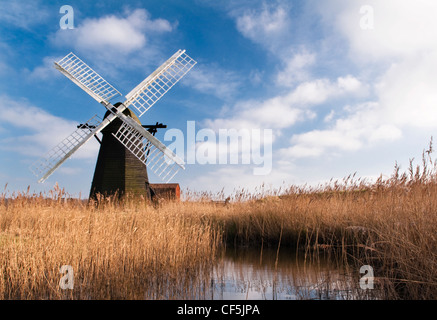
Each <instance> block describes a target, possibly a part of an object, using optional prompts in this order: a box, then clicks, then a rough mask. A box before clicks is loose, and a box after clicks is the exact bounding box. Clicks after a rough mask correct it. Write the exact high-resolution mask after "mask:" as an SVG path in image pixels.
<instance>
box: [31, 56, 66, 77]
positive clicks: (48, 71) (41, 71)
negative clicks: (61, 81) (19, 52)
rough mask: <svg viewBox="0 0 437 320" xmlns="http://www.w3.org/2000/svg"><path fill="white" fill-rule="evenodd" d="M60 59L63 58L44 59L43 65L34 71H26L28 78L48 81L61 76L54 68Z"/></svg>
mask: <svg viewBox="0 0 437 320" xmlns="http://www.w3.org/2000/svg"><path fill="white" fill-rule="evenodd" d="M60 59H61V57H44V58H43V62H42V65H39V66H37V67H35V68H34V69H33V70H25V73H26V74H27V75H26V76H27V77H28V78H29V79H31V80H47V79H50V78H55V77H57V76H60V75H61V73H60V72H59V71H58V70H56V68H55V67H54V62H55V61H59V60H60Z"/></svg>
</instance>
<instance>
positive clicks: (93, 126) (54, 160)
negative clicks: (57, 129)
mask: <svg viewBox="0 0 437 320" xmlns="http://www.w3.org/2000/svg"><path fill="white" fill-rule="evenodd" d="M123 109H124V108H123ZM115 118H116V116H115V114H110V115H109V116H108V117H106V118H105V119H104V120H103V121H102V120H101V119H100V118H99V117H98V116H97V115H95V116H94V117H92V118H91V119H90V120H88V121H87V122H86V123H85V124H84V125H82V126H81V127H80V128H78V129H76V130H75V131H74V132H73V133H72V134H71V135H69V136H68V137H67V138H65V139H64V140H62V141H61V142H60V143H59V144H58V145H57V146H55V147H54V148H53V149H52V150H50V151H49V152H48V153H47V154H46V155H45V156H44V157H43V158H41V159H40V160H38V161H37V162H36V163H34V164H33V165H32V166H31V167H30V170H31V171H32V172H33V173H34V174H35V175H36V176H37V177H38V178H39V180H38V182H44V181H45V180H46V179H47V178H48V177H49V176H50V175H51V174H52V173H53V172H54V171H55V170H56V169H57V168H58V167H59V166H60V165H61V164H63V163H64V162H65V161H66V160H67V159H68V158H70V157H71V156H72V155H73V153H75V152H76V151H77V150H79V148H80V147H81V146H83V145H84V144H85V143H86V142H87V141H89V140H90V139H91V138H92V137H93V136H94V135H96V134H98V133H99V132H100V131H102V130H103V128H105V127H106V126H107V125H108V124H109V123H111V122H112V121H113V120H114V119H115Z"/></svg>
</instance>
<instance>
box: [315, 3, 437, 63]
mask: <svg viewBox="0 0 437 320" xmlns="http://www.w3.org/2000/svg"><path fill="white" fill-rule="evenodd" d="M363 5H368V6H371V7H372V8H373V11H374V28H373V29H371V30H363V29H362V28H361V26H360V20H361V18H362V17H363V15H362V14H360V8H361V6H363ZM319 8H320V11H321V13H322V15H324V17H325V21H330V22H332V23H333V24H334V25H335V26H336V28H337V30H339V31H340V32H341V34H343V35H344V36H345V37H346V38H347V40H348V42H349V44H350V48H351V51H352V52H351V53H352V54H353V55H356V56H359V57H360V58H362V59H365V60H368V59H374V60H376V61H379V60H381V59H387V58H390V59H392V58H398V57H401V58H402V57H405V56H408V55H415V54H417V53H420V52H423V51H428V50H435V49H436V48H437V38H436V37H435V30H436V29H437V20H436V19H435V12H436V11H437V2H436V1H433V0H384V1H379V0H368V1H366V2H365V3H364V2H361V1H348V0H331V1H325V2H324V3H323V4H319Z"/></svg>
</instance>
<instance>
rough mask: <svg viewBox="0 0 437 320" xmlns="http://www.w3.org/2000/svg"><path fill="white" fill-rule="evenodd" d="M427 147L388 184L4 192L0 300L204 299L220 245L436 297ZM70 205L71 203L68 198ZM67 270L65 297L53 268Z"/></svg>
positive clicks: (0, 200)
mask: <svg viewBox="0 0 437 320" xmlns="http://www.w3.org/2000/svg"><path fill="white" fill-rule="evenodd" d="M431 152H432V144H430V147H429V149H428V150H426V151H424V153H423V155H422V163H421V165H418V166H415V165H414V161H413V160H411V161H410V166H409V168H407V170H406V172H404V173H401V170H400V168H399V166H397V165H396V166H395V170H394V172H393V174H392V176H391V177H389V178H387V179H383V178H382V177H380V178H379V179H378V180H376V181H373V182H371V181H367V180H364V179H360V178H356V177H355V176H354V175H351V176H349V177H347V178H345V179H343V180H341V181H331V182H330V183H328V184H325V185H320V186H316V187H310V186H301V187H299V186H291V187H288V188H286V189H282V190H277V191H273V192H267V191H266V190H265V189H264V188H263V187H261V188H260V189H259V191H258V192H255V193H249V192H247V191H244V190H241V191H237V192H235V193H234V194H233V195H231V196H229V197H228V198H227V199H226V200H225V201H212V199H214V200H217V198H221V200H224V199H225V195H224V193H223V192H221V193H219V194H218V195H211V194H209V193H201V194H196V193H186V194H185V201H182V202H163V203H160V204H157V205H154V206H151V205H149V204H147V203H146V202H145V201H144V199H138V198H129V197H126V198H125V199H124V200H123V201H122V202H118V201H114V200H113V199H115V198H116V197H114V198H112V199H111V198H105V199H103V198H102V199H100V200H99V201H98V202H96V203H93V202H91V203H86V202H83V201H78V200H72V199H70V200H68V199H67V198H68V195H66V194H65V191H64V190H60V189H59V188H57V189H55V190H54V191H53V192H52V193H51V194H49V195H41V194H40V195H31V194H29V191H27V193H26V192H24V193H17V194H14V195H11V196H9V198H10V199H9V200H7V199H6V193H4V194H3V195H2V196H0V275H1V276H0V297H1V298H3V299H64V298H73V299H114V298H120V299H173V298H202V297H204V293H205V288H206V286H207V283H208V279H209V278H208V277H209V274H210V272H211V268H212V267H213V265H214V263H215V261H216V260H217V257H218V253H219V252H220V250H221V247H223V246H239V245H243V246H252V247H257V248H259V251H260V254H262V250H263V248H265V247H267V246H270V247H274V248H275V249H276V250H277V252H278V253H279V252H280V250H282V248H284V247H292V248H294V249H296V251H295V252H296V254H298V255H300V256H303V257H304V260H305V261H309V260H310V259H311V260H312V259H317V257H318V256H319V255H320V254H322V253H323V254H324V255H327V256H329V257H330V258H332V259H334V260H335V261H337V262H338V263H341V264H343V265H347V266H351V268H352V269H354V270H359V267H360V266H362V265H370V266H372V267H373V269H374V275H375V277H376V286H377V287H378V288H379V289H381V292H382V296H381V297H383V298H387V299H436V298H437V170H436V165H435V163H434V162H433V161H432V160H431V158H430V154H431ZM66 199H67V200H66ZM62 265H70V266H72V267H73V270H74V289H73V290H61V289H60V288H59V280H60V278H61V276H62V275H61V274H60V272H59V268H60V267H61V266H62Z"/></svg>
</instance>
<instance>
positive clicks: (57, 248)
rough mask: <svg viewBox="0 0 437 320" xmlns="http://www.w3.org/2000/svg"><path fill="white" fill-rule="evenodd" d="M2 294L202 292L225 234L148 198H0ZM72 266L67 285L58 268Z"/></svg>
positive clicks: (163, 295)
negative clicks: (204, 276)
mask: <svg viewBox="0 0 437 320" xmlns="http://www.w3.org/2000/svg"><path fill="white" fill-rule="evenodd" d="M0 210H1V214H0V274H1V277H0V294H1V298H3V299H64V298H74V299H174V298H190V297H196V296H199V295H200V294H201V292H200V293H199V292H195V291H194V289H193V288H197V287H198V288H201V286H202V283H198V281H200V279H201V277H199V275H202V274H208V272H209V269H210V267H211V265H212V262H213V261H214V257H215V251H214V250H215V248H216V247H217V242H218V241H219V238H218V237H217V233H216V232H215V231H214V230H213V229H212V227H211V226H209V225H206V224H203V225H196V224H192V223H191V222H190V221H187V220H186V219H184V217H183V215H181V214H180V212H179V210H173V208H171V207H169V206H168V207H167V208H162V209H161V210H155V209H153V208H151V207H149V206H147V205H146V204H145V203H144V202H141V201H138V199H136V200H135V201H126V202H125V203H123V204H120V203H117V202H112V201H108V202H107V203H100V204H99V205H98V206H95V205H85V204H83V203H82V202H79V201H63V200H62V197H59V199H57V200H53V199H50V200H48V199H44V198H40V197H25V196H23V195H19V196H17V197H16V198H15V199H13V200H10V201H8V202H7V203H6V202H5V201H3V202H2V203H1V204H0ZM62 265H70V266H71V267H72V268H73V271H74V288H73V290H68V289H67V290H62V289H61V288H60V286H59V282H60V279H61V276H62V274H60V267H61V266H62Z"/></svg>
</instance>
